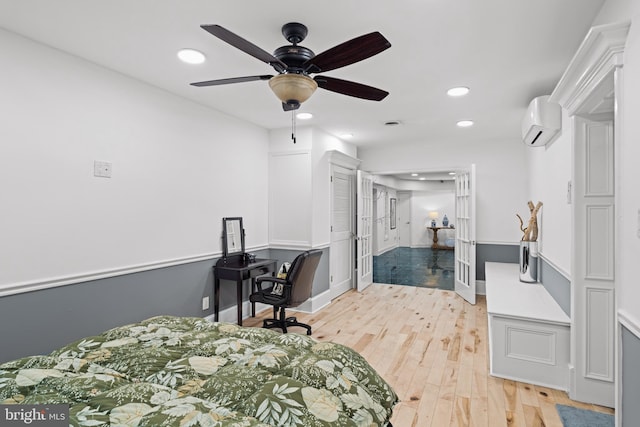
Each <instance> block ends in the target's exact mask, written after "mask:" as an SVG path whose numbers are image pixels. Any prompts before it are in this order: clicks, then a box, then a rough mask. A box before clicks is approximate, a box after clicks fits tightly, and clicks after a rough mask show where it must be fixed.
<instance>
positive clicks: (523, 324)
mask: <svg viewBox="0 0 640 427" xmlns="http://www.w3.org/2000/svg"><path fill="white" fill-rule="evenodd" d="M485 284H486V295H487V315H488V317H489V358H490V369H491V375H494V376H497V377H502V378H507V379H512V380H516V381H521V382H526V383H530V384H536V385H542V386H545V387H551V388H556V389H560V390H568V388H569V357H570V352H569V348H570V328H571V320H570V319H569V316H567V314H566V313H565V312H564V311H563V310H562V308H560V306H559V305H558V303H557V302H556V301H555V300H554V299H553V297H552V296H551V295H550V294H549V292H547V290H546V289H545V288H544V286H542V284H540V283H523V282H521V281H520V280H519V272H518V264H506V263H495V262H488V263H486V264H485Z"/></svg>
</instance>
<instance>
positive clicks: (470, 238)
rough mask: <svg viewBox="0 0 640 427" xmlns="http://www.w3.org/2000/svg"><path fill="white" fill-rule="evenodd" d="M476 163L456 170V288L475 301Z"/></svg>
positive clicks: (469, 300) (470, 301)
mask: <svg viewBox="0 0 640 427" xmlns="http://www.w3.org/2000/svg"><path fill="white" fill-rule="evenodd" d="M475 174H476V165H471V169H470V170H469V171H464V172H458V173H456V219H455V222H454V224H455V226H456V246H455V258H456V260H455V285H454V286H455V291H456V292H457V293H458V294H459V295H460V296H461V297H462V298H464V299H465V300H466V301H468V302H469V303H471V304H475V303H476V221H475V208H476V189H475Z"/></svg>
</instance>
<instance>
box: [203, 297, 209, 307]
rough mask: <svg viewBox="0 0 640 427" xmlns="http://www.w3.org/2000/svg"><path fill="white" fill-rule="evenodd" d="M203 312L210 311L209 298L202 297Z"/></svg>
mask: <svg viewBox="0 0 640 427" xmlns="http://www.w3.org/2000/svg"><path fill="white" fill-rule="evenodd" d="M202 310H209V297H202Z"/></svg>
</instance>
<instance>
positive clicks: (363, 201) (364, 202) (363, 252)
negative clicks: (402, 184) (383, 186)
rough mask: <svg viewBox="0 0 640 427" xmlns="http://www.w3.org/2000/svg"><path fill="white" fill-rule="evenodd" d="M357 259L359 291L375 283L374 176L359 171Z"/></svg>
mask: <svg viewBox="0 0 640 427" xmlns="http://www.w3.org/2000/svg"><path fill="white" fill-rule="evenodd" d="M356 177H357V197H356V198H357V207H356V209H357V213H356V229H357V232H356V239H357V245H356V259H357V262H358V272H357V277H358V280H357V288H358V292H360V291H362V290H364V289H365V288H366V287H367V286H369V285H371V283H373V176H372V175H371V174H370V173H367V172H364V171H361V170H359V171H357V174H356Z"/></svg>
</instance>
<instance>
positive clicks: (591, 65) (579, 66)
mask: <svg viewBox="0 0 640 427" xmlns="http://www.w3.org/2000/svg"><path fill="white" fill-rule="evenodd" d="M630 26H631V22H619V23H614V24H605V25H598V26H595V27H592V28H591V29H590V30H589V32H588V33H587V36H586V37H585V39H584V40H583V41H582V44H581V45H580V47H579V48H578V51H577V52H576V54H575V55H574V56H573V59H572V60H571V62H570V63H569V66H568V67H567V69H566V71H565V72H564V74H563V75H562V78H561V79H560V81H559V82H558V84H557V85H556V87H555V89H554V90H553V92H552V93H551V96H550V98H549V102H557V103H559V104H560V105H561V106H562V107H564V108H565V109H567V110H568V112H569V115H574V114H575V113H576V111H577V110H578V108H580V107H581V106H582V105H583V103H584V102H585V100H586V99H587V98H588V97H589V96H590V95H591V94H592V93H593V91H594V89H595V88H597V87H598V85H599V84H600V83H601V82H602V81H603V80H604V79H605V78H606V76H607V75H609V73H611V72H612V71H613V70H614V69H615V68H617V67H622V64H623V53H624V47H625V43H626V40H627V34H628V33H629V27H630Z"/></svg>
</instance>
